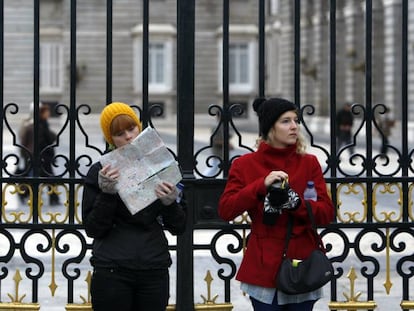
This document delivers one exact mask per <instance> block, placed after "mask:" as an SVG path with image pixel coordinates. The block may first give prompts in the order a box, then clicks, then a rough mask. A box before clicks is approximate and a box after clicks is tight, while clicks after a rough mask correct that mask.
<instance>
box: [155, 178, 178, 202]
mask: <svg viewBox="0 0 414 311" xmlns="http://www.w3.org/2000/svg"><path fill="white" fill-rule="evenodd" d="M155 194H156V196H157V198H159V199H160V200H161V202H162V204H164V205H171V204H172V203H173V202H174V201H175V200H176V199H177V196H178V190H177V188H176V187H175V185H173V184H172V183H169V182H166V181H163V182H161V183H160V184H158V185H157V186H156V187H155Z"/></svg>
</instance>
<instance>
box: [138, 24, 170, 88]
mask: <svg viewBox="0 0 414 311" xmlns="http://www.w3.org/2000/svg"><path fill="white" fill-rule="evenodd" d="M149 32H150V42H149V43H148V92H149V93H150V94H165V93H168V92H171V91H172V88H173V85H172V81H173V79H172V77H173V39H174V37H175V33H176V32H175V28H173V27H172V26H170V25H164V24H161V25H157V24H156V25H149ZM132 35H133V36H134V52H133V53H134V90H135V92H137V93H139V92H142V72H143V70H142V69H143V64H142V25H138V26H136V27H135V28H134V29H133V30H132Z"/></svg>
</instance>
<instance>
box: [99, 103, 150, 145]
mask: <svg viewBox="0 0 414 311" xmlns="http://www.w3.org/2000/svg"><path fill="white" fill-rule="evenodd" d="M122 114H125V115H127V116H130V117H131V118H132V119H133V120H134V121H135V122H136V123H137V126H138V128H139V131H140V132H141V130H142V125H141V121H140V120H139V118H138V116H137V115H136V113H135V111H134V110H133V109H132V108H131V107H130V106H129V105H127V104H125V103H120V102H114V103H110V104H109V105H107V106H105V108H104V109H103V110H102V112H101V128H102V132H103V135H104V136H105V140H106V141H107V142H108V143H109V144H111V145H113V143H114V142H113V141H112V135H111V124H112V121H113V120H114V119H115V117H117V116H119V115H122Z"/></svg>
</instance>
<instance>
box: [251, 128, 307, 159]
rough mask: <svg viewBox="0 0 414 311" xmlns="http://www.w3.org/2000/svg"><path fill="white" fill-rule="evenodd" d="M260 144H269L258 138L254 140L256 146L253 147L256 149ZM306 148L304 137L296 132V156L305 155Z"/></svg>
mask: <svg viewBox="0 0 414 311" xmlns="http://www.w3.org/2000/svg"><path fill="white" fill-rule="evenodd" d="M262 142H267V143H268V142H269V140H265V139H263V136H259V137H258V138H257V139H256V144H255V147H256V148H258V147H259V145H260V144H261V143H262ZM306 147H307V142H306V140H305V137H304V136H303V135H302V133H301V132H300V131H299V132H298V139H297V140H296V153H297V154H302V155H303V154H305V153H306Z"/></svg>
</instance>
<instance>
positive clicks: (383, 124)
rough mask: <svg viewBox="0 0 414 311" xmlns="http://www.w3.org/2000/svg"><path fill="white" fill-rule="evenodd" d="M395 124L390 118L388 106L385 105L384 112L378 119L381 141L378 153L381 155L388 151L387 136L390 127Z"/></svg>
mask: <svg viewBox="0 0 414 311" xmlns="http://www.w3.org/2000/svg"><path fill="white" fill-rule="evenodd" d="M394 125H395V120H394V119H393V118H391V115H390V110H389V108H387V107H385V112H384V114H383V115H382V116H381V117H380V119H379V124H378V126H379V130H380V131H381V133H382V142H381V149H380V153H381V156H382V157H383V156H385V155H386V154H387V151H388V144H389V136H390V135H391V129H392V128H393V127H394Z"/></svg>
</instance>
